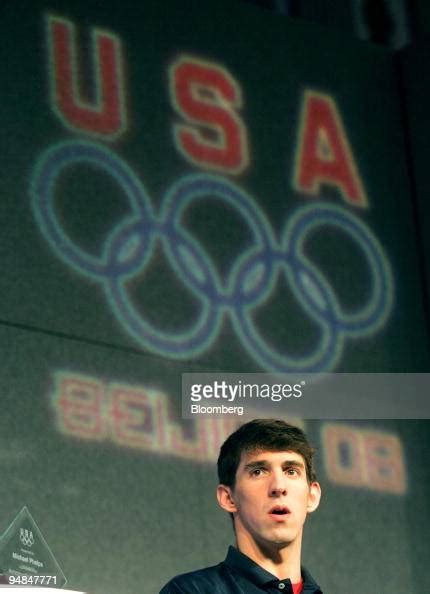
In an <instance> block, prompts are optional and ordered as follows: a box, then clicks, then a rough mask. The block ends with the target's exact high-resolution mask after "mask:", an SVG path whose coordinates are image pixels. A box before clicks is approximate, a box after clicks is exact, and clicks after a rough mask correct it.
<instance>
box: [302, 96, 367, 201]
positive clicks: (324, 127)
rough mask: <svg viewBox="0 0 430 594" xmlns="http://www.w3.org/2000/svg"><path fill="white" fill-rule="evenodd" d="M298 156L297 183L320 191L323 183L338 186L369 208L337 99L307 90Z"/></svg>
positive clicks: (307, 190)
mask: <svg viewBox="0 0 430 594" xmlns="http://www.w3.org/2000/svg"><path fill="white" fill-rule="evenodd" d="M298 144H299V146H298V151H297V157H296V167H295V175H294V186H295V187H296V188H297V189H298V190H299V191H302V192H305V193H306V194H311V195H314V196H315V195H316V194H318V193H319V192H320V190H321V184H327V185H331V186H335V187H336V188H338V190H339V191H340V192H341V194H342V197H343V199H344V200H345V201H346V202H348V203H349V204H352V205H354V206H359V207H361V208H365V207H366V206H367V198H366V194H365V191H364V188H363V184H362V183H361V180H360V176H359V174H358V170H357V167H356V165H355V162H354V158H353V155H352V152H351V149H350V147H349V143H348V139H347V137H346V134H345V130H344V127H343V125H342V121H341V119H340V116H339V112H338V109H337V106H336V103H335V101H334V100H333V99H332V98H331V97H330V96H329V95H322V94H320V93H316V92H314V91H306V92H305V96H304V102H303V110H302V120H301V126H300V133H299V143H298Z"/></svg>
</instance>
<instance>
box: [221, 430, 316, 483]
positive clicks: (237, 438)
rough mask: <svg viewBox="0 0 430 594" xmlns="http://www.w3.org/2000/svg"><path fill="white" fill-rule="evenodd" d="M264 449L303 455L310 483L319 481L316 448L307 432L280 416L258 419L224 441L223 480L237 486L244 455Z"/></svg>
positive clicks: (222, 450) (222, 449)
mask: <svg viewBox="0 0 430 594" xmlns="http://www.w3.org/2000/svg"><path fill="white" fill-rule="evenodd" d="M263 450H267V451H271V452H277V451H283V450H285V451H287V450H290V451H292V452H296V453H297V454H300V455H301V456H303V459H304V461H305V466H306V478H307V481H308V483H312V482H314V481H316V474H315V470H314V465H313V455H314V453H315V449H314V448H313V447H312V446H311V445H310V443H309V442H308V440H307V437H306V435H305V433H304V431H302V430H301V429H299V428H298V427H295V426H294V425H290V424H289V423H287V422H285V421H282V420H280V419H254V420H253V421H249V423H245V424H244V425H241V426H240V427H239V428H238V429H236V431H235V432H234V433H232V434H231V435H230V436H229V437H228V438H227V439H226V440H225V442H224V443H223V444H222V446H221V449H220V453H219V457H218V479H219V482H220V483H221V484H222V485H226V486H228V487H234V484H235V480H236V472H237V469H238V467H239V464H240V460H241V457H242V454H243V453H245V452H246V453H250V452H258V451H263Z"/></svg>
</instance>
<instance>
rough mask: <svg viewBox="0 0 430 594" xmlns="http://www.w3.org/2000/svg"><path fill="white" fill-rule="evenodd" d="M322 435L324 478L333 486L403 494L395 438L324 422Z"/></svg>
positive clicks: (399, 446) (399, 447)
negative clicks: (328, 479) (327, 478)
mask: <svg viewBox="0 0 430 594" xmlns="http://www.w3.org/2000/svg"><path fill="white" fill-rule="evenodd" d="M322 436H323V451H324V463H325V467H326V471H327V475H328V477H329V478H330V480H332V481H333V482H334V483H337V484H340V485H345V486H351V487H367V488H368V489H373V490H376V491H383V492H386V493H397V494H400V495H403V494H404V493H405V492H406V488H407V481H406V471H405V464H404V461H403V448H402V444H401V442H400V440H399V438H398V437H397V436H396V435H392V434H390V433H386V432H382V431H370V430H367V429H364V430H363V429H357V428H356V427H350V426H348V425H337V424H329V423H327V424H325V426H324V428H323V431H322Z"/></svg>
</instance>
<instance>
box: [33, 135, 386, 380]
mask: <svg viewBox="0 0 430 594" xmlns="http://www.w3.org/2000/svg"><path fill="white" fill-rule="evenodd" d="M82 163H87V164H88V163H90V164H92V165H94V166H96V167H97V168H99V169H101V170H102V171H103V172H105V173H107V174H109V175H110V176H111V177H112V178H113V179H114V180H115V182H116V183H117V184H118V185H119V187H120V188H121V189H122V191H123V192H124V194H125V196H126V197H127V199H128V201H129V204H130V207H131V213H132V214H130V215H128V216H127V217H125V218H124V219H123V220H122V222H120V223H119V224H118V225H116V226H115V227H114V228H113V229H112V231H111V232H110V234H109V236H108V237H107V238H106V241H105V243H104V246H103V252H102V255H101V256H99V257H95V256H93V255H91V254H89V253H87V252H85V251H84V250H82V249H81V248H80V247H79V246H78V245H76V244H75V243H74V242H73V241H72V240H71V239H70V238H69V237H68V236H67V235H66V233H65V232H64V230H63V229H62V227H61V224H60V221H59V219H58V218H57V215H56V212H55V208H54V198H55V188H56V182H57V180H58V179H59V177H60V176H61V174H62V173H63V171H64V170H65V169H66V168H67V167H69V166H71V165H76V164H82ZM31 191H32V197H33V210H34V214H35V218H36V221H37V223H38V226H39V228H40V230H41V231H42V233H43V235H44V236H45V237H46V239H47V241H48V242H49V244H50V245H51V247H52V249H53V250H54V252H55V253H56V254H57V255H58V256H59V257H60V258H62V259H63V261H64V262H66V263H67V264H68V265H69V266H71V267H72V268H73V269H74V270H76V271H77V272H79V273H80V274H82V275H84V276H87V277H89V278H92V279H94V280H96V281H97V282H100V283H101V284H102V286H103V289H104V291H105V293H106V296H107V299H108V301H109V303H110V306H111V308H112V311H113V312H114V314H115V316H116V317H117V319H118V321H119V322H120V324H121V325H122V326H123V327H124V328H125V330H126V331H127V332H128V333H129V334H131V335H132V336H133V337H134V339H135V340H136V341H137V343H138V344H139V345H140V346H141V347H143V348H146V349H148V350H150V351H152V352H156V353H158V354H160V355H163V356H168V357H174V358H190V357H194V356H197V355H200V354H201V353H203V352H204V351H205V350H207V349H208V348H209V346H210V345H211V344H212V343H213V341H214V340H215V339H216V337H217V335H218V333H219V331H220V328H221V324H222V322H223V319H224V316H226V315H227V316H230V318H231V320H232V323H233V327H234V329H235V331H236V333H237V336H238V337H239V339H240V341H241V343H242V345H243V347H244V349H245V350H246V351H248V353H249V354H250V355H251V357H252V358H253V359H254V360H255V361H256V363H257V364H258V365H260V366H261V367H262V368H264V369H267V370H270V371H276V372H297V371H302V372H319V371H327V370H330V369H332V368H333V367H334V366H335V364H336V362H337V361H338V358H339V356H340V354H341V352H342V349H343V344H344V341H345V339H346V338H347V337H358V336H365V335H369V334H371V333H373V332H375V331H376V330H377V329H378V328H380V327H381V326H382V325H383V323H385V321H386V319H387V317H388V315H389V313H390V310H391V307H392V299H393V297H392V296H393V283H392V275H391V271H390V266H389V263H388V261H387V259H386V257H385V255H384V253H383V250H382V248H381V246H380V244H379V242H378V240H377V239H376V238H375V236H374V235H373V234H372V232H371V231H370V230H369V229H368V227H367V226H366V225H365V224H364V223H363V222H361V221H360V220H359V219H358V218H357V217H355V216H354V215H352V214H351V213H350V212H347V211H346V210H343V209H341V208H339V207H337V206H334V205H328V204H312V205H307V206H305V207H302V208H300V209H298V210H297V211H296V212H295V213H293V215H292V216H291V217H290V219H289V220H288V222H287V224H286V227H285V230H284V232H283V233H282V237H281V241H277V240H276V238H275V237H274V234H273V231H272V228H271V226H270V224H269V221H268V220H267V218H266V217H265V215H264V213H263V212H262V211H261V210H260V209H259V208H258V206H257V205H256V204H255V202H254V200H253V199H252V198H251V197H250V196H249V195H248V194H247V193H246V192H245V191H244V190H242V189H240V188H239V187H238V186H236V185H235V184H233V183H232V182H230V181H228V180H227V179H225V178H223V177H221V176H217V175H207V174H191V175H187V176H184V177H182V178H180V180H179V181H178V182H176V183H175V184H174V185H173V186H172V187H171V188H170V189H169V190H168V192H167V193H166V195H165V196H164V198H163V200H162V203H161V208H160V213H159V214H158V215H157V214H156V213H154V212H153V209H152V205H151V202H150V199H149V197H148V195H147V193H146V190H145V188H144V186H143V185H142V183H141V181H140V180H139V179H138V177H137V176H136V175H135V174H134V172H133V171H132V169H131V168H130V167H129V166H128V165H127V164H126V163H124V162H123V161H122V160H121V159H119V158H118V157H117V156H116V155H115V154H114V153H113V152H112V151H110V150H109V149H107V148H105V147H103V146H101V145H98V144H96V143H90V142H83V141H69V142H62V143H59V144H57V145H54V146H53V147H51V148H50V149H48V150H47V151H46V152H45V153H44V154H43V155H42V158H41V160H40V161H39V162H38V164H37V165H36V167H35V170H34V172H33V178H32V184H31ZM208 197H211V198H213V199H216V200H221V201H223V202H225V203H227V204H228V205H229V206H230V207H232V208H233V209H235V210H236V211H237V212H238V214H239V215H240V216H241V217H242V219H243V220H244V221H245V222H246V224H247V226H248V228H249V231H250V233H251V236H252V245H251V246H250V247H248V248H246V249H245V250H244V251H243V252H242V254H241V255H240V256H239V257H237V258H236V260H235V261H234V262H233V263H232V265H231V267H230V270H229V271H228V273H227V275H226V278H225V279H221V278H220V276H219V274H218V272H217V271H216V268H215V266H214V265H213V263H212V262H211V259H210V257H209V255H208V254H207V253H206V252H205V251H204V250H203V248H202V245H201V244H200V243H199V242H198V241H197V240H196V238H195V237H193V236H192V234H191V233H190V232H189V231H188V230H187V229H185V228H184V227H183V226H182V225H181V219H182V217H183V213H184V211H185V210H186V209H187V208H188V207H189V206H190V204H191V203H193V202H194V201H196V200H199V199H202V198H208ZM323 225H324V226H326V225H329V226H333V227H338V228H339V229H341V230H343V231H344V232H346V233H348V235H349V237H350V238H351V239H353V240H354V242H355V243H357V244H358V246H359V247H360V249H361V250H362V252H363V254H364V257H365V260H366V262H367V264H368V268H369V271H370V277H371V291H370V296H369V297H368V299H367V302H366V303H365V304H364V306H363V307H360V308H359V309H358V310H356V311H354V312H352V313H351V312H348V313H347V312H345V311H343V310H342V307H341V305H340V303H339V301H338V299H337V297H336V294H335V292H334V291H333V289H332V287H331V286H330V284H329V282H328V280H327V279H326V278H325V276H324V275H323V273H322V272H321V271H320V270H318V268H317V267H316V266H315V264H314V263H312V262H311V261H310V260H309V258H308V257H307V256H306V254H305V245H306V241H307V239H308V237H309V234H310V233H311V232H312V231H314V230H315V229H318V228H320V227H321V226H323ZM157 242H161V244H162V246H163V249H164V251H165V254H166V256H167V258H168V261H169V264H170V265H171V267H172V269H173V270H174V272H175V273H176V274H177V275H178V277H179V278H180V279H181V280H182V282H183V283H184V284H185V285H186V286H187V288H188V289H189V290H190V291H191V292H192V294H193V295H194V296H195V297H196V298H197V299H198V300H199V301H200V303H201V306H202V307H201V311H200V312H199V314H198V315H197V317H196V319H195V320H193V321H192V323H191V325H190V327H189V328H188V329H187V331H185V332H176V333H168V332H165V331H161V330H160V329H157V328H154V327H153V325H151V324H150V323H149V322H148V321H147V320H145V319H144V317H143V316H142V314H141V313H140V312H138V311H137V309H136V307H135V306H134V305H133V303H132V300H131V299H130V296H129V295H128V293H127V289H126V282H127V281H129V280H130V279H131V278H133V277H135V276H137V275H143V274H144V272H145V268H146V266H147V265H148V263H149V262H150V260H151V256H152V253H153V249H154V247H155V245H156V244H157ZM280 274H285V275H286V278H287V281H288V283H289V286H290V287H291V290H292V293H293V295H294V297H295V298H296V299H297V301H298V303H299V304H300V305H301V307H302V308H303V310H304V311H305V312H306V314H307V315H308V316H309V317H310V318H311V319H312V320H313V322H314V323H315V324H317V325H318V327H319V329H320V337H319V341H318V344H317V345H316V346H315V348H314V350H313V351H312V352H310V353H308V354H306V355H304V356H300V357H298V356H292V355H290V354H287V353H279V352H276V351H275V350H273V349H272V347H271V346H270V345H269V344H267V342H265V340H264V339H263V337H262V336H261V335H260V333H259V331H258V329H257V328H256V325H255V322H254V319H253V312H254V311H255V308H256V307H257V306H258V305H260V304H264V302H265V301H266V300H267V299H268V297H269V296H270V294H271V293H272V290H273V288H274V286H275V283H276V281H277V279H278V277H279V275H280Z"/></svg>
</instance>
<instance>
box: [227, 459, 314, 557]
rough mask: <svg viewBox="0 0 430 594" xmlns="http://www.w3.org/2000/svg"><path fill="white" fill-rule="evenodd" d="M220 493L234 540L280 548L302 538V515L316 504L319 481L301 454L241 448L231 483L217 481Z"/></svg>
mask: <svg viewBox="0 0 430 594" xmlns="http://www.w3.org/2000/svg"><path fill="white" fill-rule="evenodd" d="M223 489H224V491H223ZM218 499H219V502H220V505H221V506H222V507H223V508H224V509H226V510H227V511H230V512H231V513H233V514H234V520H235V530H236V537H237V539H238V542H239V541H240V540H241V539H242V541H243V539H245V540H246V541H247V542H249V543H251V542H252V541H253V542H255V543H256V544H258V545H259V546H263V547H267V546H270V547H273V546H276V547H277V548H282V547H285V546H287V545H289V544H291V543H294V542H295V543H297V544H298V545H300V544H301V539H302V532H303V525H304V523H305V520H306V516H307V514H308V513H309V512H312V511H314V509H316V508H317V507H318V503H319V500H320V487H319V484H318V483H312V484H311V485H309V483H308V481H307V478H306V467H305V461H304V459H303V456H301V455H300V454H298V453H296V452H292V451H280V452H270V451H257V452H251V453H245V454H242V458H241V461H240V464H239V467H238V469H237V472H236V483H235V485H234V487H233V488H231V489H230V488H228V487H222V486H220V487H218Z"/></svg>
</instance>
